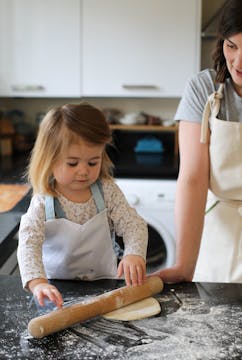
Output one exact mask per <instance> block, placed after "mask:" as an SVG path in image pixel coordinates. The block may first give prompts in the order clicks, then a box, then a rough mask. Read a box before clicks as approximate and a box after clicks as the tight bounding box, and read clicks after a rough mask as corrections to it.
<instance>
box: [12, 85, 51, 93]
mask: <svg viewBox="0 0 242 360" xmlns="http://www.w3.org/2000/svg"><path fill="white" fill-rule="evenodd" d="M11 88H12V90H13V91H17V92H20V91H29V92H31V91H44V90H45V87H44V86H43V85H12V86H11Z"/></svg>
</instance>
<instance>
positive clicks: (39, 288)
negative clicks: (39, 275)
mask: <svg viewBox="0 0 242 360" xmlns="http://www.w3.org/2000/svg"><path fill="white" fill-rule="evenodd" d="M28 287H29V289H30V291H31V292H32V293H33V295H34V296H35V298H36V299H37V300H38V303H39V304H40V306H44V300H45V299H46V298H47V299H49V300H50V301H51V302H53V303H54V304H55V305H56V306H57V307H58V308H61V307H62V305H63V299H62V296H61V293H60V292H59V290H58V289H57V288H56V287H55V286H54V285H51V284H49V283H48V281H47V280H46V279H34V280H31V281H30V282H29V284H28Z"/></svg>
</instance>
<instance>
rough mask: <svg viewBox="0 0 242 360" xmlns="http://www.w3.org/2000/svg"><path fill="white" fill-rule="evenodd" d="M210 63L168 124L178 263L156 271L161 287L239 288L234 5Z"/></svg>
mask: <svg viewBox="0 0 242 360" xmlns="http://www.w3.org/2000/svg"><path fill="white" fill-rule="evenodd" d="M213 59H214V70H215V71H214V70H208V69H207V70H204V71H201V72H200V73H199V74H197V75H196V76H194V77H193V78H192V79H190V81H189V82H188V83H187V86H186V88H185V92H184V95H183V97H182V100H181V102H180V104H179V107H178V110H177V113H176V117H175V118H176V120H180V123H179V146H180V159H181V162H180V171H179V177H178V184H177V196H176V206H175V216H176V232H177V260H176V264H175V265H174V266H173V267H172V268H169V269H164V270H161V271H159V272H158V274H159V276H160V277H161V278H162V279H163V280H164V281H167V282H178V281H184V280H185V281H190V280H192V279H193V280H194V281H207V282H210V281H211V282H242V1H241V0H228V1H226V2H225V5H224V8H223V10H222V13H221V18H220V23H219V28H218V38H217V45H216V49H215V53H214V57H213ZM208 189H210V190H211V192H209V195H208V200H207V194H208ZM206 201H207V209H206V215H205V216H204V214H205V208H206ZM201 238H202V241H201Z"/></svg>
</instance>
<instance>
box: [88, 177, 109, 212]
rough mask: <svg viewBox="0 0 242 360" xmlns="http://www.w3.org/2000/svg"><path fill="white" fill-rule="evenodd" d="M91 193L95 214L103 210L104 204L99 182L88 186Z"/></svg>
mask: <svg viewBox="0 0 242 360" xmlns="http://www.w3.org/2000/svg"><path fill="white" fill-rule="evenodd" d="M90 188H91V192H92V195H93V198H94V201H95V204H96V207H97V212H98V213H99V212H101V211H103V210H104V209H105V207H106V206H105V203H104V198H103V188H102V183H101V181H100V180H97V181H96V182H95V183H94V184H92V185H91V186H90Z"/></svg>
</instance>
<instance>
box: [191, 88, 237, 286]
mask: <svg viewBox="0 0 242 360" xmlns="http://www.w3.org/2000/svg"><path fill="white" fill-rule="evenodd" d="M222 97H223V85H220V87H219V89H218V92H216V93H214V94H212V95H211V96H210V97H209V99H208V102H207V104H206V107H205V110H204V114H203V120H202V131H201V142H206V135H207V129H208V121H209V120H210V128H211V137H210V147H209V151H210V190H211V191H209V194H208V200H207V208H206V215H205V223H204V230H203V235H202V241H201V247H200V251H199V256H198V260H197V265H196V269H195V273H194V277H193V281H199V282H235V283H242V123H241V122H231V121H224V120H219V119H218V118H217V114H218V112H219V108H220V100H221V98H222Z"/></svg>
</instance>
